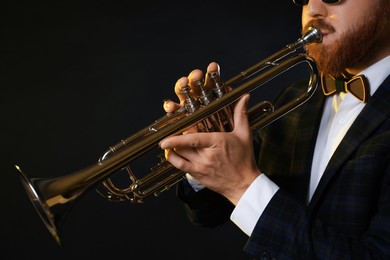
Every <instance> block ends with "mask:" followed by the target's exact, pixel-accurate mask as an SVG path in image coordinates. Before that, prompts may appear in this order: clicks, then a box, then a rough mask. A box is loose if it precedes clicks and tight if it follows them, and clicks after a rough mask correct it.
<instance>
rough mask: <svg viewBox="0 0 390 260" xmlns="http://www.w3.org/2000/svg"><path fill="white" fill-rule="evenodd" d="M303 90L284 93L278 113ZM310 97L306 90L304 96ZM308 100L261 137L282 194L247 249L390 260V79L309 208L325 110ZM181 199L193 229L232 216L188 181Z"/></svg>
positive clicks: (260, 253) (316, 98)
mask: <svg viewBox="0 0 390 260" xmlns="http://www.w3.org/2000/svg"><path fill="white" fill-rule="evenodd" d="M305 87H306V85H302V84H297V85H294V86H291V87H290V88H287V89H286V91H284V93H282V95H281V96H280V97H279V98H278V100H277V101H276V102H275V106H276V107H277V106H278V104H279V103H280V104H283V103H285V102H286V101H287V102H288V100H291V96H295V95H297V93H301V92H302V89H303V88H305ZM303 91H305V89H303ZM324 100H325V99H324V96H323V95H322V92H321V88H318V89H317V90H316V92H315V94H314V95H313V97H312V98H311V99H309V101H307V102H306V103H305V104H303V105H302V106H300V107H299V108H297V109H295V110H294V111H292V112H290V113H289V114H287V115H286V116H284V117H283V118H281V119H279V120H277V121H276V122H274V123H272V124H271V125H269V126H267V127H266V128H265V129H263V130H262V131H260V132H259V134H258V136H257V137H258V138H256V139H257V140H258V143H259V145H258V147H259V148H258V163H259V168H260V169H261V170H262V172H264V173H265V174H266V175H267V176H268V177H269V178H271V179H272V180H273V181H274V182H275V183H276V184H278V185H279V186H280V189H279V191H278V192H277V193H276V194H275V196H274V197H273V198H272V200H271V201H270V203H269V204H268V206H267V207H266V209H265V211H264V212H263V214H262V215H261V217H260V218H259V220H258V222H257V224H256V226H255V228H254V230H253V233H252V235H251V237H250V238H249V239H248V241H247V243H246V246H245V248H244V250H245V251H246V252H247V253H248V254H249V255H252V256H254V257H258V258H261V259H390V77H388V78H387V79H386V80H385V82H384V83H383V84H382V85H381V86H380V87H379V88H378V90H377V91H376V92H375V94H374V95H373V96H372V97H371V98H370V99H369V101H368V103H367V104H366V106H365V107H364V109H363V110H362V112H361V113H360V114H359V116H358V117H357V119H356V120H355V122H354V123H353V125H352V126H351V128H350V129H349V131H348V132H347V133H346V135H345V137H344V138H343V140H342V141H341V143H340V145H339V146H338V148H337V149H336V151H335V153H334V154H333V156H332V158H331V160H330V162H329V164H328V166H327V168H326V169H325V172H324V174H323V176H322V178H321V180H320V183H319V184H318V187H317V189H316V191H315V193H314V195H313V197H312V199H311V201H310V203H309V204H307V202H306V198H307V195H308V190H309V182H310V171H311V163H312V155H313V152H314V146H315V141H316V136H317V135H316V133H317V132H318V129H319V124H320V120H321V114H322V110H323V106H324ZM178 196H179V197H180V198H181V199H182V200H183V201H184V202H185V205H186V208H187V212H188V216H189V218H190V219H191V221H193V222H194V223H196V224H199V225H202V226H217V225H218V224H220V223H222V222H223V221H226V220H228V219H229V217H230V214H231V212H232V210H233V205H231V204H230V203H229V202H228V201H227V200H226V199H225V198H223V197H221V196H220V195H218V194H216V193H213V192H212V191H210V190H207V189H205V190H202V191H200V192H198V193H194V192H193V191H191V189H190V188H189V187H188V184H187V183H185V182H183V183H181V184H180V185H179V188H178Z"/></svg>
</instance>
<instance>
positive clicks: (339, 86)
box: [321, 74, 370, 103]
mask: <svg viewBox="0 0 390 260" xmlns="http://www.w3.org/2000/svg"><path fill="white" fill-rule="evenodd" d="M321 83H322V84H321V85H322V90H323V92H324V94H325V96H329V95H332V94H333V93H336V92H347V93H351V94H352V95H353V96H354V97H356V98H357V99H359V100H360V101H361V102H363V103H366V102H367V99H368V98H369V96H370V92H369V86H368V82H367V79H366V77H364V75H358V76H354V77H352V78H351V79H347V78H342V77H341V78H337V79H335V78H333V77H332V76H330V75H324V74H322V75H321Z"/></svg>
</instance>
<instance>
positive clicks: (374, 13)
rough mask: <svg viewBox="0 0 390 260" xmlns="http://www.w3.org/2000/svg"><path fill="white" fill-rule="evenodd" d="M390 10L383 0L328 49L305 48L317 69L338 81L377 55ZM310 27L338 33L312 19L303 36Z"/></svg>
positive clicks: (321, 46) (321, 45)
mask: <svg viewBox="0 0 390 260" xmlns="http://www.w3.org/2000/svg"><path fill="white" fill-rule="evenodd" d="M388 10H389V8H388V4H386V1H382V4H378V5H377V7H376V8H375V9H374V10H371V11H370V12H369V14H367V16H366V17H363V18H362V19H360V21H359V22H358V24H356V25H355V26H353V27H351V28H350V29H349V30H348V31H346V32H345V33H344V34H343V35H341V37H340V39H339V40H337V41H336V42H335V43H334V44H333V45H332V46H330V47H327V48H325V46H324V45H323V44H321V43H314V44H310V45H308V46H306V51H307V52H308V54H309V55H310V56H311V57H313V58H314V60H315V61H316V63H317V66H318V70H319V71H320V72H322V73H325V74H330V75H332V76H333V77H334V78H337V77H340V76H341V75H342V74H343V73H345V70H346V69H347V68H352V67H354V66H357V65H359V63H360V62H362V61H364V60H365V59H369V57H367V56H366V55H368V54H369V53H372V52H374V49H375V44H376V42H377V40H378V38H379V37H380V35H381V34H383V30H384V24H385V22H386V21H385V19H386V18H385V17H386V15H388V13H387V12H388ZM309 27H316V28H318V29H320V30H321V29H323V30H325V31H328V32H329V33H333V32H335V31H336V30H335V28H334V27H333V26H332V25H330V24H328V23H326V22H325V21H324V20H321V19H314V20H311V21H310V22H309V23H308V24H307V25H306V26H305V28H303V30H302V33H304V32H306V31H307V29H308V28H309Z"/></svg>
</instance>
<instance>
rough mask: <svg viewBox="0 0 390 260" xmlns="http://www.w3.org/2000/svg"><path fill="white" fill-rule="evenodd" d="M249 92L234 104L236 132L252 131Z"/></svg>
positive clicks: (245, 132)
mask: <svg viewBox="0 0 390 260" xmlns="http://www.w3.org/2000/svg"><path fill="white" fill-rule="evenodd" d="M249 97H250V96H249V94H245V95H243V96H242V97H241V98H240V99H239V100H238V101H237V103H236V104H235V106H234V129H233V131H234V132H236V133H239V134H240V135H241V134H247V133H251V131H250V126H249V121H248V111H247V105H248V102H249Z"/></svg>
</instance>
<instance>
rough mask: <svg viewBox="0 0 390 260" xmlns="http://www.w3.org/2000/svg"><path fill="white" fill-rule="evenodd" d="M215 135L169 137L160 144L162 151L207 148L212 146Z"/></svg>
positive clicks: (197, 134) (199, 134) (201, 134)
mask: <svg viewBox="0 0 390 260" xmlns="http://www.w3.org/2000/svg"><path fill="white" fill-rule="evenodd" d="M213 134H215V133H207V134H205V133H188V134H185V135H176V136H171V137H167V138H165V139H163V140H161V142H160V148H161V149H174V148H179V149H180V148H195V149H196V148H206V147H210V146H211V145H212V139H213V138H212V135H213Z"/></svg>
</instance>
